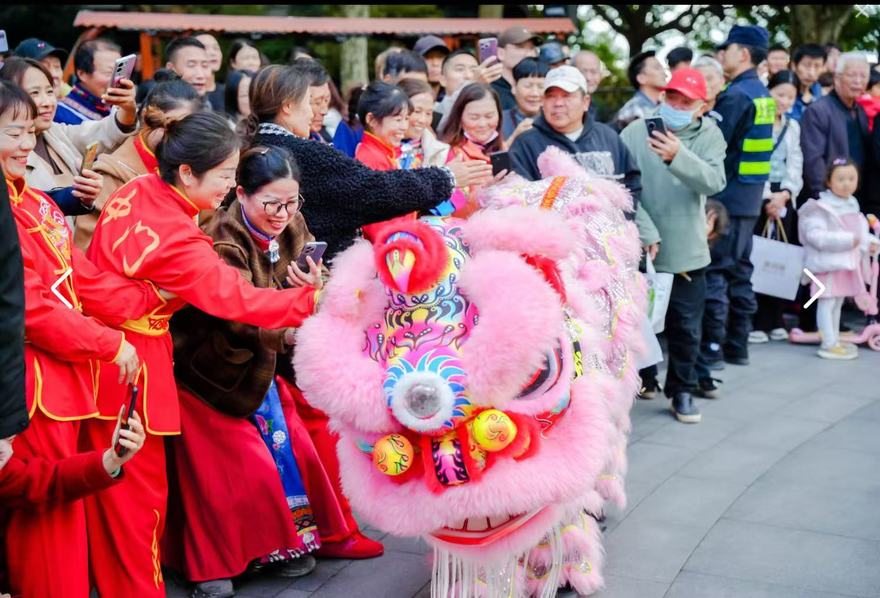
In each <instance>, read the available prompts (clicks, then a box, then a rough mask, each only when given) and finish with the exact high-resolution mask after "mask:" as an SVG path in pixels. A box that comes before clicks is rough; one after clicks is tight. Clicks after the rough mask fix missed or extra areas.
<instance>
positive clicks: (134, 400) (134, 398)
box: [113, 386, 139, 457]
mask: <svg viewBox="0 0 880 598" xmlns="http://www.w3.org/2000/svg"><path fill="white" fill-rule="evenodd" d="M138 392H139V390H138V387H137V386H132V387H131V403H129V404H128V413H127V414H126V416H125V419H124V420H123V422H122V425H121V426H119V429H120V430H128V429H129V425H128V420H129V419H131V418H132V417H134V407H135V405H136V404H137V398H138ZM113 450H114V451H116V454H117V455H118V456H120V457H124V456H125V454H126V453H127V452H128V449H127V448H125V447H124V446H122V445H121V444H119V439H118V438H117V439H116V446H114V447H113Z"/></svg>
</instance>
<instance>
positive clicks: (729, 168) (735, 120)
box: [711, 69, 764, 216]
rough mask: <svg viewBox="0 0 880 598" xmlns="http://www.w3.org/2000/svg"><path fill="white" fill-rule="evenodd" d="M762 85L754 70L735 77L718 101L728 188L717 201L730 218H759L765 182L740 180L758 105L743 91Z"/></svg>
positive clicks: (717, 107)
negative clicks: (745, 88)
mask: <svg viewBox="0 0 880 598" xmlns="http://www.w3.org/2000/svg"><path fill="white" fill-rule="evenodd" d="M755 82H757V83H758V84H761V85H763V83H761V80H760V79H759V78H758V72H757V71H756V70H755V69H749V70H747V71H745V72H744V73H741V74H740V75H739V76H738V77H736V78H735V79H734V80H733V81H731V82H730V84H729V85H728V86H727V88H726V89H725V90H724V91H722V92H721V94H720V95H719V96H718V99H717V100H716V101H715V108H714V110H713V113H711V116H714V117H715V119H716V121H717V123H718V128H720V129H721V133H722V135H724V141H726V142H727V156H726V157H725V158H724V173H725V174H726V175H727V186H726V187H725V188H724V191H722V192H721V193H719V194H718V195H716V196H715V199H717V200H718V201H720V202H721V203H723V204H724V206H725V207H726V208H727V211H728V212H729V213H730V215H731V216H758V215H759V214H760V212H761V202H762V200H763V194H764V183H744V182H742V181H740V180H739V163H740V159H741V158H742V144H743V139H745V136H746V134H747V133H748V132H749V129H751V128H752V125H753V124H754V122H755V104H754V102H753V101H752V100H751V99H750V98H749V96H748V95H747V94H746V93H745V92H744V91H743V89H741V86H744V85H754V84H755Z"/></svg>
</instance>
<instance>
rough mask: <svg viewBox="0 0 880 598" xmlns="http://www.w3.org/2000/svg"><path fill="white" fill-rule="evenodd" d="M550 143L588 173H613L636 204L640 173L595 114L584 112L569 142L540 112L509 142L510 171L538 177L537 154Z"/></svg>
mask: <svg viewBox="0 0 880 598" xmlns="http://www.w3.org/2000/svg"><path fill="white" fill-rule="evenodd" d="M551 145H555V146H556V147H558V148H561V149H563V150H565V151H566V152H567V153H569V154H572V155H574V158H575V160H577V161H578V162H579V163H580V164H581V165H582V166H584V167H585V168H587V169H588V170H590V171H591V172H594V173H596V174H600V175H617V176H618V177H619V181H620V182H621V183H623V184H624V185H625V186H626V188H627V189H629V191H630V193H632V196H633V207H636V206H638V202H639V195H641V192H642V183H641V172H640V171H639V167H638V165H637V164H636V162H635V160H633V157H632V155H631V154H630V153H629V150H628V149H626V146H625V145H624V144H623V142H622V141H621V140H620V137H618V135H617V133H616V132H615V131H614V129H612V128H611V127H609V126H608V125H603V124H602V123H600V122H596V119H595V117H594V116H593V115H592V114H590V113H589V112H587V114H586V116H585V118H584V130H583V132H582V133H581V135H580V137H578V139H577V141H572V140H571V139H569V138H568V137H566V136H565V135H563V134H562V133H558V132H556V131H555V130H553V128H551V127H550V125H549V124H547V121H546V120H544V113H543V112H542V113H541V114H539V115H538V116H536V117H535V121H534V124H533V125H532V128H531V129H529V130H528V131H526V132H525V133H523V134H521V135H520V136H518V137H517V138H516V139H515V140H514V141H513V145H512V146H511V147H510V161H511V165H512V166H513V170H514V171H515V172H517V173H518V174H520V175H522V176H523V177H525V178H527V179H528V180H530V181H537V180H539V179H540V178H541V173H540V172H539V171H538V156H540V155H541V153H542V152H543V151H544V150H545V149H547V147H548V146H551Z"/></svg>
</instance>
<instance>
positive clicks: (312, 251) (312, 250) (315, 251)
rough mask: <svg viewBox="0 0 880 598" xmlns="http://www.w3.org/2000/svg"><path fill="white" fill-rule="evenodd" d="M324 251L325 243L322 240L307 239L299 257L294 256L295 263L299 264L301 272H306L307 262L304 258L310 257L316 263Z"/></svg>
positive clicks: (325, 248)
mask: <svg viewBox="0 0 880 598" xmlns="http://www.w3.org/2000/svg"><path fill="white" fill-rule="evenodd" d="M325 251H327V243H325V242H324V241H309V242H308V243H306V244H305V245H304V246H303V249H302V252H300V254H299V257H298V258H296V265H297V266H299V269H300V270H302V271H303V272H308V271H309V264H308V262H306V258H307V257H310V258H312V261H313V262H315V263H316V264H317V263H318V261H319V260H320V259H321V258H322V257H324V252H325Z"/></svg>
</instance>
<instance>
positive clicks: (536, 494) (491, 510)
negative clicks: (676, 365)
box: [338, 376, 611, 554]
mask: <svg viewBox="0 0 880 598" xmlns="http://www.w3.org/2000/svg"><path fill="white" fill-rule="evenodd" d="M591 389H592V385H591V384H590V383H589V382H588V377H586V376H584V377H581V378H578V380H577V381H576V382H575V383H574V385H573V389H572V393H573V394H572V403H571V406H570V407H569V409H568V411H567V412H566V414H565V416H564V417H562V418H560V419H559V420H558V421H557V423H556V425H555V426H554V427H553V428H552V429H551V430H550V432H549V433H548V434H547V437H546V438H545V439H544V441H543V442H542V444H541V450H540V452H539V453H538V455H536V456H534V457H532V458H528V459H523V460H521V461H516V460H514V459H509V458H506V459H499V460H498V461H497V462H496V463H495V464H494V465H493V466H492V467H490V468H489V469H487V470H486V471H485V472H483V475H482V478H481V481H480V483H479V484H464V485H462V486H456V487H454V488H449V489H447V490H446V491H444V492H443V493H441V494H434V493H433V492H431V490H430V489H429V488H428V487H427V486H425V484H424V483H423V482H422V481H421V480H414V481H412V482H406V483H404V484H401V485H396V484H393V483H390V482H389V481H388V480H387V478H386V477H385V476H384V475H382V474H381V473H379V472H378V471H376V470H375V468H374V467H373V465H372V461H371V459H370V456H369V455H366V454H364V453H362V452H361V451H359V450H358V449H357V447H356V446H355V445H354V443H353V439H352V438H350V437H348V436H347V435H345V436H343V438H342V440H341V441H340V443H339V445H338V450H339V456H340V463H341V473H342V482H343V487H344V489H345V493H346V495H347V496H348V497H349V498H350V499H351V502H352V505H353V506H354V507H355V509H357V510H358V512H359V513H361V515H363V517H364V518H365V520H367V521H369V522H370V523H371V524H373V525H375V526H377V527H378V528H379V529H383V530H387V531H389V532H392V533H395V534H399V535H408V536H413V535H425V534H427V533H429V532H431V531H433V530H435V529H438V528H440V527H442V526H444V525H453V524H454V523H455V522H456V521H458V520H461V519H463V518H464V517H468V516H473V517H479V516H482V517H489V516H494V515H497V514H499V513H527V512H532V511H533V510H535V509H537V508H540V507H542V506H544V505H548V504H559V503H567V502H569V501H573V500H581V497H584V496H586V495H588V494H590V492H592V490H593V488H595V484H596V479H597V476H598V475H599V473H600V471H601V469H602V467H603V466H604V464H605V463H606V462H607V461H608V458H609V455H608V444H607V441H606V439H607V438H608V437H609V434H610V429H611V428H610V422H609V419H608V413H607V408H606V405H605V401H604V400H602V399H601V397H599V396H597V395H595V394H593V393H592V392H591ZM502 408H503V406H502ZM554 463H556V464H562V463H565V464H567V465H566V466H564V467H552V466H551V467H548V464H554ZM511 488H516V489H517V491H516V492H511ZM414 504H418V505H419V508H418V509H412V508H410V507H411V505H414ZM548 523H549V525H546V526H544V527H542V528H541V530H540V533H539V535H538V537H537V538H535V539H534V542H537V541H538V540H539V539H540V535H541V534H543V533H544V532H545V531H546V530H547V529H549V527H550V525H552V524H553V521H550V522H548ZM529 546H530V544H523V545H520V546H515V545H510V546H506V547H505V550H509V551H513V552H518V551H521V550H525V549H526V548H528V547H529ZM508 554H510V552H508Z"/></svg>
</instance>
